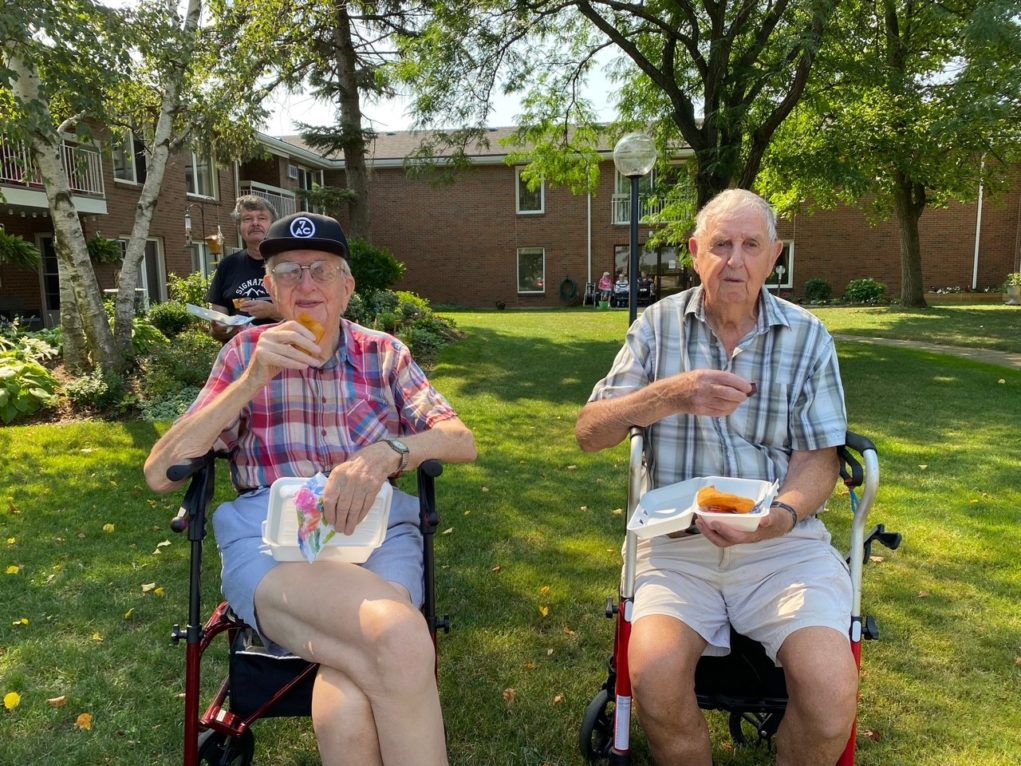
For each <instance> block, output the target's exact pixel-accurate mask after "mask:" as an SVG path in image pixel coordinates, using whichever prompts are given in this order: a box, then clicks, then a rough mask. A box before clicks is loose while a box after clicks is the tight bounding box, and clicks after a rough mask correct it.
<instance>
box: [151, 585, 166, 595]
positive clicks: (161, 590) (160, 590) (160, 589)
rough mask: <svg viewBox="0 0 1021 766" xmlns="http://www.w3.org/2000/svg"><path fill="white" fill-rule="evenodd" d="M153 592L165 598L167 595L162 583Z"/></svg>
mask: <svg viewBox="0 0 1021 766" xmlns="http://www.w3.org/2000/svg"><path fill="white" fill-rule="evenodd" d="M153 594H155V595H157V596H159V597H160V598H163V597H164V596H165V595H167V590H166V588H164V587H163V586H162V585H160V586H159V587H158V588H156V590H154V591H153Z"/></svg>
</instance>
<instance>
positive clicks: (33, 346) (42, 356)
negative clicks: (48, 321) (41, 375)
mask: <svg viewBox="0 0 1021 766" xmlns="http://www.w3.org/2000/svg"><path fill="white" fill-rule="evenodd" d="M0 351H10V352H13V353H14V355H15V356H16V357H17V358H18V359H24V360H26V361H31V362H46V361H49V360H50V359H54V358H56V357H57V356H58V355H59V354H60V332H59V330H57V331H54V330H52V329H51V330H36V331H34V332H32V331H26V330H23V329H22V327H21V321H20V320H19V319H15V320H14V321H13V322H6V321H0Z"/></svg>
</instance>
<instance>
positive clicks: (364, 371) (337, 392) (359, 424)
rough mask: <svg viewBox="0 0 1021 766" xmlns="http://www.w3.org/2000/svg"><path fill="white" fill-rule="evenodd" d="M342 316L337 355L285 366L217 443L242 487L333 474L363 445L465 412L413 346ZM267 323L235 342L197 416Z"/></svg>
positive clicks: (223, 354) (242, 363) (236, 371)
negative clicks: (318, 363)
mask: <svg viewBox="0 0 1021 766" xmlns="http://www.w3.org/2000/svg"><path fill="white" fill-rule="evenodd" d="M341 322H342V327H341V329H342V332H343V340H342V342H341V345H340V348H339V349H338V350H337V352H336V353H335V354H334V355H333V357H332V358H331V359H330V360H329V361H327V362H326V363H325V364H324V365H323V366H322V367H318V368H309V369H307V370H300V371H299V370H283V371H282V372H281V373H280V374H278V375H277V376H276V377H275V378H273V380H272V381H271V382H270V383H269V384H267V385H266V386H265V387H264V388H263V389H262V390H261V391H260V392H259V393H258V394H257V395H256V396H255V398H254V399H252V401H251V402H249V403H248V404H247V405H245V407H244V408H242V410H241V412H240V413H238V416H237V418H236V419H235V420H234V422H233V423H231V424H230V425H229V426H228V427H227V428H226V429H224V431H223V432H222V433H221V434H220V438H219V441H218V442H217V445H216V447H217V448H218V449H224V450H226V451H228V452H230V454H231V472H232V476H233V480H234V485H235V487H237V488H238V490H239V491H243V490H247V489H254V488H256V487H268V486H269V485H270V484H272V483H273V482H274V481H275V480H276V479H278V478H281V477H285V476H312V475H314V474H315V473H316V472H317V471H323V472H324V473H328V472H329V471H330V470H331V469H332V468H333V467H334V466H335V465H338V464H340V463H343V462H344V461H345V460H347V459H348V457H349V456H351V455H352V454H353V453H355V452H357V451H358V450H360V449H362V448H363V447H367V446H368V445H370V444H373V443H375V442H378V441H381V440H383V439H386V438H389V437H398V436H401V435H406V434H415V433H419V432H421V431H425V430H427V429H429V428H431V427H432V426H434V425H435V424H436V423H439V422H440V421H443V420H448V419H450V418H453V417H456V415H457V413H455V412H454V410H453V408H452V407H451V406H450V404H449V403H448V402H447V400H446V399H445V398H444V397H443V396H442V395H441V394H440V393H439V392H438V391H437V390H436V389H435V388H433V386H432V384H430V383H429V381H428V379H427V378H426V377H425V373H423V372H422V370H421V368H420V367H419V366H418V365H417V364H416V363H415V361H414V360H413V359H412V358H411V353H410V352H409V351H408V348H407V347H406V346H405V345H404V344H402V343H401V342H400V341H398V340H397V339H396V338H394V337H393V336H391V335H387V334H386V333H382V332H377V331H375V330H370V329H367V328H365V327H362V326H360V325H357V324H354V323H352V322H348V321H347V320H341ZM267 329H268V327H256V328H253V329H251V330H248V331H246V332H242V333H239V334H238V335H236V336H235V337H234V338H232V339H231V340H230V341H228V343H227V344H226V345H225V346H224V347H223V349H222V350H221V351H220V355H219V356H218V357H217V360H216V363H215V364H214V365H213V370H212V372H211V373H210V374H209V379H208V380H207V381H206V385H205V387H204V388H203V389H202V391H201V392H200V393H199V396H198V398H197V399H196V400H195V402H194V403H193V404H192V405H191V407H190V408H189V410H188V413H189V414H191V413H193V412H197V411H199V410H201V409H202V408H203V407H204V406H205V405H206V404H208V403H209V402H210V401H211V400H212V399H213V398H214V397H215V396H217V395H218V394H219V393H221V392H222V391H223V390H224V389H225V388H227V386H229V385H230V384H231V383H232V382H234V381H235V380H237V379H238V377H240V375H241V373H242V372H243V371H244V370H245V368H246V367H247V366H248V364H249V362H250V361H251V358H252V355H253V353H254V352H255V344H256V342H257V341H258V339H259V337H260V336H261V334H262V333H263V332H265V331H266V330H267Z"/></svg>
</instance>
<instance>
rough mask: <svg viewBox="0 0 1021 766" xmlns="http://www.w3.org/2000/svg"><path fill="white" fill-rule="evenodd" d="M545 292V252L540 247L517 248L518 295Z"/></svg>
mask: <svg viewBox="0 0 1021 766" xmlns="http://www.w3.org/2000/svg"><path fill="white" fill-rule="evenodd" d="M544 292H546V250H545V249H543V248H541V247H521V248H518V293H519V294H533V295H534V294H542V293H544Z"/></svg>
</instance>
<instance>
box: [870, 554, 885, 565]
mask: <svg viewBox="0 0 1021 766" xmlns="http://www.w3.org/2000/svg"><path fill="white" fill-rule="evenodd" d="M869 561H871V562H872V563H873V564H882V563H883V562H884V561H886V558H885V557H883V556H869Z"/></svg>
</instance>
